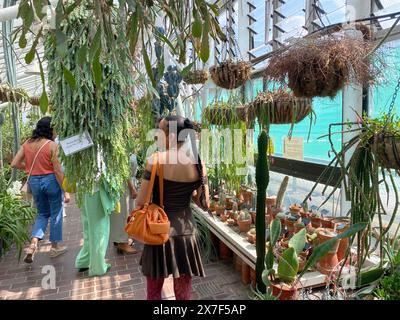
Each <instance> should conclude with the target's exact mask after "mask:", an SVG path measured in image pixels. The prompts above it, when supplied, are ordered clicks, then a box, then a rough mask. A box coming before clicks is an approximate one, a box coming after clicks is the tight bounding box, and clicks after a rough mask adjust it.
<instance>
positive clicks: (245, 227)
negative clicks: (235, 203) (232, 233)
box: [237, 219, 251, 232]
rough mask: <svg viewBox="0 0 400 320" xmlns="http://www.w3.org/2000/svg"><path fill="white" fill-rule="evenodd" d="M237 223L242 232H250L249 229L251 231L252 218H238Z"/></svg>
mask: <svg viewBox="0 0 400 320" xmlns="http://www.w3.org/2000/svg"><path fill="white" fill-rule="evenodd" d="M237 224H238V225H239V230H240V232H248V231H250V226H251V219H249V220H238V221H237Z"/></svg>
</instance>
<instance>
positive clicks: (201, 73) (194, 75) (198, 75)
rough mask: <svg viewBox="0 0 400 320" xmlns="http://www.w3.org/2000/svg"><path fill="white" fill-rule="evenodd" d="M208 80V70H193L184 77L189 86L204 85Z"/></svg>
mask: <svg viewBox="0 0 400 320" xmlns="http://www.w3.org/2000/svg"><path fill="white" fill-rule="evenodd" d="M207 80H208V72H207V70H191V71H189V72H188V74H187V75H185V76H184V77H183V81H185V82H186V83H187V84H204V83H206V82H207Z"/></svg>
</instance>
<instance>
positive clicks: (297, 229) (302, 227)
mask: <svg viewBox="0 0 400 320" xmlns="http://www.w3.org/2000/svg"><path fill="white" fill-rule="evenodd" d="M304 228H305V226H298V225H297V224H295V225H294V233H297V232H299V231H300V230H301V229H304Z"/></svg>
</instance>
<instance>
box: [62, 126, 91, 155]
mask: <svg viewBox="0 0 400 320" xmlns="http://www.w3.org/2000/svg"><path fill="white" fill-rule="evenodd" d="M60 145H61V147H62V149H63V151H64V153H65V155H66V156H70V155H72V154H74V153H77V152H79V151H82V150H85V149H87V148H90V147H91V146H93V141H92V138H91V137H90V134H89V132H87V131H85V132H84V133H82V134H77V135H75V136H72V137H69V138H65V139H60Z"/></svg>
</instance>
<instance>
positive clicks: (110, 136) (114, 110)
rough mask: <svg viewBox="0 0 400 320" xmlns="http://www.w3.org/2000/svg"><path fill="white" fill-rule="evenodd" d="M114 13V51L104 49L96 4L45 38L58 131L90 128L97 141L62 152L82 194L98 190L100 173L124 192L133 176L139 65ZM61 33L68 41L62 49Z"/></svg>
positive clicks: (70, 176)
mask: <svg viewBox="0 0 400 320" xmlns="http://www.w3.org/2000/svg"><path fill="white" fill-rule="evenodd" d="M110 19H111V20H112V21H113V22H114V24H113V30H112V31H113V33H114V35H115V43H116V47H115V48H114V49H112V50H109V52H104V51H102V50H101V45H102V42H103V41H104V40H103V38H102V37H101V33H99V31H98V30H100V29H101V25H99V22H98V20H96V19H95V18H94V16H93V9H92V8H90V7H86V6H83V5H81V6H78V7H77V8H75V9H74V10H73V11H72V12H71V13H70V14H69V16H68V21H67V22H63V23H61V25H60V28H59V29H58V30H57V32H52V33H49V34H48V35H47V37H46V42H45V58H46V59H47V61H48V80H49V86H50V89H51V101H52V105H53V109H54V110H53V115H54V117H53V121H54V125H55V129H56V132H57V133H58V134H59V136H60V137H61V138H66V137H69V136H72V135H76V134H82V133H84V132H85V131H87V132H88V133H89V134H90V136H91V138H92V140H93V143H94V146H93V147H91V148H89V149H86V150H83V151H80V152H78V153H75V154H73V155H71V156H65V155H64V154H61V158H62V162H63V164H64V167H65V173H66V176H67V178H68V180H69V182H70V183H72V184H75V183H77V184H78V188H77V194H78V197H79V198H80V199H81V196H82V195H83V194H84V193H88V192H89V193H90V192H93V191H94V190H95V188H96V184H97V182H98V180H99V178H101V179H105V181H106V182H107V184H108V186H109V187H110V188H111V189H112V190H113V195H114V196H115V197H119V194H120V192H121V191H122V190H123V188H124V187H125V182H126V179H127V178H128V176H129V162H128V154H129V153H128V150H127V143H126V141H127V140H128V128H129V113H130V112H132V111H131V107H130V106H131V102H132V99H133V98H132V85H133V69H132V64H131V60H130V52H129V47H128V44H127V43H126V41H124V38H123V37H117V35H119V34H122V31H123V30H122V29H123V24H122V23H121V21H120V16H119V15H118V14H117V12H116V11H113V10H112V11H111V12H110ZM60 38H62V41H64V43H65V45H64V46H63V47H62V50H60V45H59V41H60ZM116 54H118V62H117V61H115V60H114V59H115V56H116ZM90 61H93V63H90ZM122 64H124V65H125V68H121V66H122ZM61 71H62V72H61Z"/></svg>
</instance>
